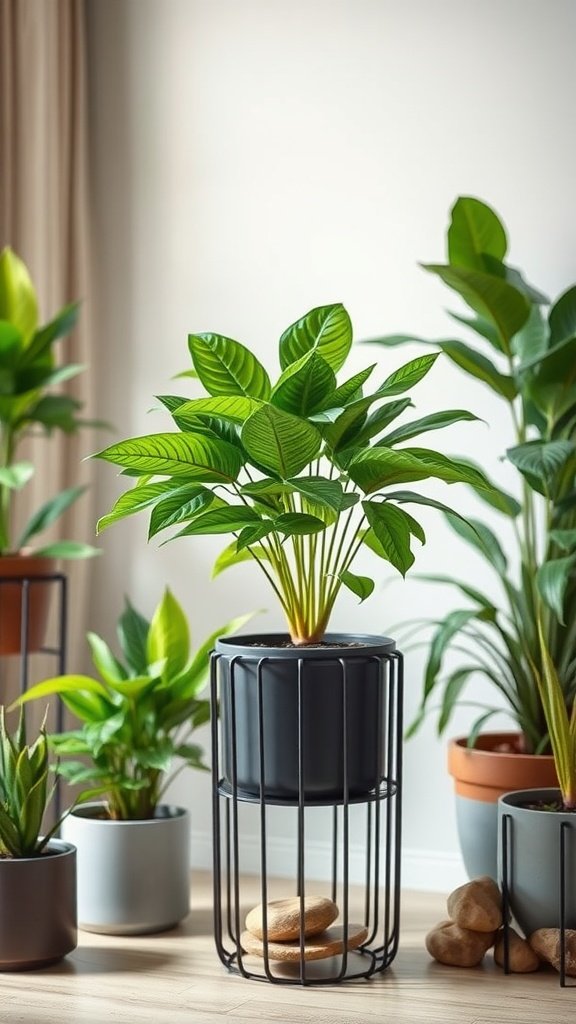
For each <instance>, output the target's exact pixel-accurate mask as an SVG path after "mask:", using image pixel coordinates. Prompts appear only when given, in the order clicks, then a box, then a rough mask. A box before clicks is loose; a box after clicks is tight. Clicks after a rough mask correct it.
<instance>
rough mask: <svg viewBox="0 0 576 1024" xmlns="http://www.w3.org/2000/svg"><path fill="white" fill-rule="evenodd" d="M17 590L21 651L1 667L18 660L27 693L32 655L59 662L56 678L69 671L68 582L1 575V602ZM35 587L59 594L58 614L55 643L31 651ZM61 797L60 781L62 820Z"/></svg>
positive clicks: (60, 713) (59, 719)
mask: <svg viewBox="0 0 576 1024" xmlns="http://www.w3.org/2000/svg"><path fill="white" fill-rule="evenodd" d="M0 568H1V563H0ZM16 587H19V588H20V651H19V653H18V654H17V655H13V654H7V655H3V656H2V658H0V665H1V662H2V661H3V660H4V658H12V657H18V658H19V659H20V661H19V673H18V693H19V695H22V694H23V693H26V691H27V689H28V687H29V684H30V656H31V654H32V653H39V654H48V655H52V656H53V657H54V658H55V659H56V674H57V675H62V674H63V673H64V672H65V671H66V648H67V631H68V627H67V623H68V578H67V576H65V575H64V573H61V572H55V573H50V574H49V575H46V576H23V577H14V576H1V575H0V601H1V600H2V589H3V588H10V590H9V593H11V594H13V593H14V590H15V588H16ZM35 587H52V588H53V589H54V591H55V592H56V597H57V604H58V607H57V611H56V625H55V630H54V632H55V636H54V642H53V643H49V644H46V645H43V646H41V647H38V648H35V650H34V651H32V650H30V642H29V636H30V599H31V590H32V588H35ZM55 722H56V731H57V732H61V731H62V729H63V725H64V706H63V704H62V701H61V700H60V699H58V700H57V701H56V708H55ZM60 810H61V794H60V785H59V780H57V783H56V790H55V793H54V813H55V816H56V818H58V817H59V816H60Z"/></svg>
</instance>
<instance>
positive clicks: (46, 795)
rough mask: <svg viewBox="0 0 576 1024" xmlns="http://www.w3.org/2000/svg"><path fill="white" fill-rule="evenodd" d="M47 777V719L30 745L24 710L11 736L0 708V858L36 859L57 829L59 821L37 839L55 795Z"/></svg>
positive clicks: (2, 710)
mask: <svg viewBox="0 0 576 1024" xmlns="http://www.w3.org/2000/svg"><path fill="white" fill-rule="evenodd" d="M48 776H49V752H48V739H47V737H46V719H45V718H44V721H43V723H42V726H41V728H40V731H39V734H38V736H37V738H36V739H35V741H34V743H33V744H32V745H31V746H29V745H28V743H27V741H26V721H25V717H24V713H23V711H22V710H21V711H20V718H19V722H18V726H17V728H16V730H15V731H14V733H13V734H11V733H10V732H9V730H8V728H7V725H6V714H5V709H4V707H3V706H0V857H3V858H6V857H14V858H21V857H39V856H40V854H41V853H42V851H43V850H44V849H45V847H46V845H47V843H48V842H49V840H50V839H51V837H52V836H53V835H54V833H55V832H56V830H57V829H58V827H59V825H60V821H59V822H58V823H57V824H56V825H55V826H54V827H53V828H52V829H51V830H50V832H49V833H48V834H47V835H46V836H44V837H42V838H41V837H40V831H41V828H42V819H43V817H44V812H45V810H46V807H47V806H48V804H49V802H50V799H51V796H52V794H53V792H54V787H53V786H50V785H49V784H48Z"/></svg>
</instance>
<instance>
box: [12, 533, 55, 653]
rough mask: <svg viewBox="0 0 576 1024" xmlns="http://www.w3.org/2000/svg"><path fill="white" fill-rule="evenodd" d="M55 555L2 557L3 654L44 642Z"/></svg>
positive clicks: (24, 649)
mask: <svg viewBox="0 0 576 1024" xmlns="http://www.w3.org/2000/svg"><path fill="white" fill-rule="evenodd" d="M55 572H56V560H55V559H54V558H42V557H39V556H37V555H28V554H26V553H20V554H14V555H4V556H3V557H2V558H0V655H1V654H20V653H21V651H28V652H30V651H38V650H39V649H40V648H41V647H42V646H43V645H44V639H45V636H46V626H47V622H48V612H49V608H50V594H51V592H52V587H51V582H52V581H51V579H50V577H52V576H53V575H54V573H55Z"/></svg>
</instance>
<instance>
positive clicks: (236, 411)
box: [161, 395, 262, 423]
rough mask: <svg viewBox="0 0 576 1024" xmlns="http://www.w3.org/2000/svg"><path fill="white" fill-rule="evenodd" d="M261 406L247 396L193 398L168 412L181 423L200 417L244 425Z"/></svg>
mask: <svg viewBox="0 0 576 1024" xmlns="http://www.w3.org/2000/svg"><path fill="white" fill-rule="evenodd" d="M166 397H167V396H164V398H166ZM162 400H163V399H162V398H161V401H162ZM261 404H262V403H261V401H259V400H258V399H256V398H249V397H248V396H247V395H217V396H216V397H214V398H193V399H192V400H191V401H189V402H179V403H178V405H177V406H176V407H175V408H173V409H171V410H170V411H171V412H177V413H178V419H179V420H180V421H182V422H184V417H187V416H200V415H201V416H215V417H217V418H218V417H222V419H226V420H231V421H232V423H244V422H245V420H247V419H248V417H249V416H251V415H252V413H253V412H255V411H256V409H259V408H260V406H261Z"/></svg>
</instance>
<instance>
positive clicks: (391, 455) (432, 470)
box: [348, 448, 490, 494]
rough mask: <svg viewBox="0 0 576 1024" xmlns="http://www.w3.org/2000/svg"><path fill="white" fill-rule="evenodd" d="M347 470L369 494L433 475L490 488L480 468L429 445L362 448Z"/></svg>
mask: <svg viewBox="0 0 576 1024" xmlns="http://www.w3.org/2000/svg"><path fill="white" fill-rule="evenodd" d="M348 473H349V475H350V477H351V479H352V480H353V481H354V482H355V483H356V484H358V486H359V487H361V488H362V490H363V491H364V492H365V493H366V494H370V493H373V492H374V491H377V490H379V489H380V488H381V487H387V486H389V485H390V484H394V483H400V482H407V481H410V480H426V479H430V478H431V477H435V478H437V479H439V480H444V481H445V482H446V483H468V484H472V485H474V486H477V487H490V484H489V483H488V481H487V480H486V478H485V477H484V476H483V475H482V474H481V473H479V472H478V470H475V469H472V468H471V467H470V466H467V465H465V464H464V463H462V462H459V461H458V460H457V459H451V458H448V457H447V456H446V455H440V454H439V453H438V452H433V451H430V450H429V449H427V448H405V449H402V450H399V449H392V448H372V449H369V450H368V451H360V452H359V453H358V454H357V455H355V456H354V457H353V458H352V459H351V460H350V462H349V463H348Z"/></svg>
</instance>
